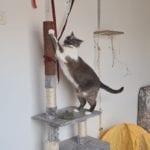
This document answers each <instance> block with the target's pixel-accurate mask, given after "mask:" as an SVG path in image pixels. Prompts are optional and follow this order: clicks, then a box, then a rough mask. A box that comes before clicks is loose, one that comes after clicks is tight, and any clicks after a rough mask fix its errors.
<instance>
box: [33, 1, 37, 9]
mask: <svg viewBox="0 0 150 150" xmlns="http://www.w3.org/2000/svg"><path fill="white" fill-rule="evenodd" d="M32 7H33V8H37V4H36V0H32Z"/></svg>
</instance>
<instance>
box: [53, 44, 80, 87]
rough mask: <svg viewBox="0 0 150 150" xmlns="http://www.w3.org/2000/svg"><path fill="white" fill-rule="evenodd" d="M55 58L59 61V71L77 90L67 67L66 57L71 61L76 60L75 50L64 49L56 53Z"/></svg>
mask: <svg viewBox="0 0 150 150" xmlns="http://www.w3.org/2000/svg"><path fill="white" fill-rule="evenodd" d="M56 55H57V58H58V60H59V65H60V67H61V70H62V71H63V73H64V75H65V76H66V77H67V79H68V80H69V81H70V82H71V83H72V84H73V85H74V86H75V87H76V88H78V84H77V83H76V81H75V80H74V78H73V77H72V76H71V74H70V71H69V69H68V66H67V60H66V57H67V56H69V57H70V58H72V59H73V60H76V61H77V60H78V53H77V50H76V49H74V48H68V47H67V48H66V47H65V48H64V52H60V51H59V50H57V51H56Z"/></svg>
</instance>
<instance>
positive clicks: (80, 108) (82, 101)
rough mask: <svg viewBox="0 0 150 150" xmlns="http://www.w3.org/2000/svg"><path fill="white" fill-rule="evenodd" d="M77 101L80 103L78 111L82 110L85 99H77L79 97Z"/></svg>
mask: <svg viewBox="0 0 150 150" xmlns="http://www.w3.org/2000/svg"><path fill="white" fill-rule="evenodd" d="M78 99H79V101H80V106H79V107H78V110H82V109H83V108H84V106H85V104H86V99H85V98H84V97H79V96H78Z"/></svg>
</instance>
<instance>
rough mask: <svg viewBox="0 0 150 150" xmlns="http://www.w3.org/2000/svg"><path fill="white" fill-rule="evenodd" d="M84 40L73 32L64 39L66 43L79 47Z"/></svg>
mask: <svg viewBox="0 0 150 150" xmlns="http://www.w3.org/2000/svg"><path fill="white" fill-rule="evenodd" d="M82 42H83V41H82V40H80V39H78V38H77V37H75V35H74V33H73V32H72V33H71V34H70V35H69V36H67V37H66V38H65V40H64V45H68V46H74V47H79V46H80V45H81V43H82Z"/></svg>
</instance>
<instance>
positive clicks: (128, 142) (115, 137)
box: [100, 124, 150, 150]
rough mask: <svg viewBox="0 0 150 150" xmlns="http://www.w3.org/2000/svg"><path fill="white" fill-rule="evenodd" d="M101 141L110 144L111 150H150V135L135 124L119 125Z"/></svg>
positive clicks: (103, 136) (109, 131)
mask: <svg viewBox="0 0 150 150" xmlns="http://www.w3.org/2000/svg"><path fill="white" fill-rule="evenodd" d="M100 139H101V140H103V141H107V142H109V143H110V150H150V134H149V133H148V132H147V131H146V130H144V129H143V128H141V127H140V126H137V125H134V124H120V125H117V126H115V127H113V128H111V129H109V130H107V131H106V132H105V133H104V134H103V135H102V136H101V137H100Z"/></svg>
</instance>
